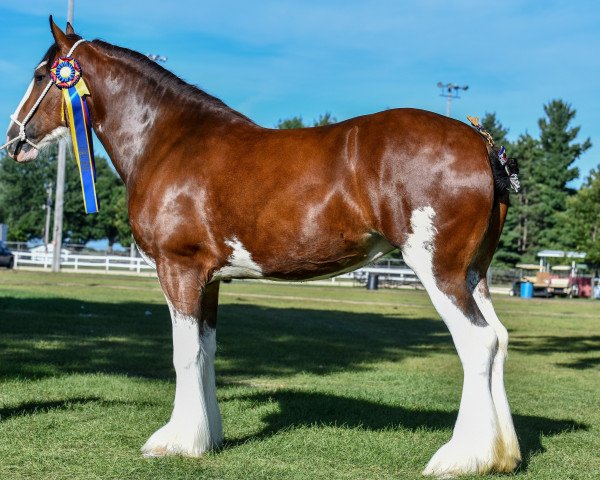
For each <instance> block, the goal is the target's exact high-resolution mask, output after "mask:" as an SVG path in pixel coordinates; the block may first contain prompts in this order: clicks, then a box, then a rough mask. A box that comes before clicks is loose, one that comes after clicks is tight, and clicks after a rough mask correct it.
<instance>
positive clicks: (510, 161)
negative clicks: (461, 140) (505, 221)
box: [467, 115, 521, 193]
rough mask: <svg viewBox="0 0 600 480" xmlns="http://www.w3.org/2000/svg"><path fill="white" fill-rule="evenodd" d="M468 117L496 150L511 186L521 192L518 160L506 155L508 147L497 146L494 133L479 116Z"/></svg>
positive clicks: (495, 152)
mask: <svg viewBox="0 0 600 480" xmlns="http://www.w3.org/2000/svg"><path fill="white" fill-rule="evenodd" d="M467 119H468V120H469V122H471V125H473V127H474V128H475V129H476V130H477V131H478V132H479V133H480V134H481V136H482V137H483V138H485V139H486V140H487V142H488V144H489V146H490V148H491V150H492V151H493V152H494V154H495V156H496V158H497V160H498V162H499V163H500V166H501V167H503V169H504V171H505V172H506V175H508V181H509V182H510V186H511V188H512V189H513V190H514V191H515V192H517V193H519V190H521V182H520V181H519V167H518V165H517V161H516V160H515V159H514V158H508V156H507V155H506V149H505V148H504V147H500V148H499V149H498V147H496V144H495V142H494V139H493V138H492V135H491V134H490V132H488V131H487V130H486V129H485V128H483V126H482V125H481V124H480V123H479V118H477V117H471V116H470V115H467ZM494 176H495V175H494Z"/></svg>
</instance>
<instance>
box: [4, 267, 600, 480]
mask: <svg viewBox="0 0 600 480" xmlns="http://www.w3.org/2000/svg"><path fill="white" fill-rule="evenodd" d="M495 303H496V306H497V310H498V313H499V314H500V316H501V318H503V320H504V321H505V323H506V325H507V327H508V328H509V330H510V332H511V346H510V357H509V360H508V363H507V368H506V377H507V378H506V380H507V390H508V394H509V397H510V400H511V403H512V407H513V412H514V419H515V425H516V429H517V433H518V435H519V438H520V441H521V445H522V450H523V454H524V462H523V464H522V465H521V467H520V469H519V470H518V471H517V473H516V475H515V476H516V477H518V478H523V479H526V478H527V479H529V478H531V479H534V478H535V479H553V480H555V479H587V478H590V479H592V478H598V472H600V459H599V453H598V452H600V374H599V373H600V372H599V370H600V302H594V301H589V300H587V301H586V300H522V299H515V298H508V297H497V298H495ZM218 345H219V351H218V354H217V356H218V360H217V383H218V396H219V401H220V405H221V410H222V413H223V419H224V429H225V445H224V446H223V448H222V449H221V450H220V451H218V452H213V453H210V454H208V455H205V456H204V457H202V458H200V459H184V458H164V459H151V460H149V459H144V458H142V457H141V455H140V447H141V445H142V444H143V443H144V442H145V440H146V439H147V438H148V437H149V436H150V435H151V434H152V433H153V432H154V431H155V430H156V429H157V428H159V427H160V426H162V425H163V424H164V423H165V422H166V420H168V418H169V415H170V413H171V407H172V401H173V395H174V372H173V369H172V366H171V353H172V344H171V337H170V321H169V319H168V310H167V308H166V306H165V304H164V300H163V296H162V293H161V292H160V289H159V288H158V284H157V282H156V280H154V279H149V278H135V277H113V276H111V277H109V276H100V275H98V276H92V275H75V274H61V275H52V274H47V273H32V272H5V271H1V272H0V382H1V383H0V416H1V417H0V479H21V478H33V479H38V478H39V479H125V478H126V479H146V478H147V479H152V480H156V479H163V478H165V479H166V478H168V479H188V478H189V479H192V478H194V479H197V478H207V479H208V478H210V479H242V478H243V479H246V478H252V479H254V478H265V479H266V478H269V479H270V478H282V479H307V478H326V479H381V478H395V479H412V478H419V477H420V471H421V470H422V468H423V467H424V465H425V464H426V463H427V461H428V459H429V458H430V457H431V455H432V454H433V453H434V452H435V451H436V449H437V448H438V447H440V446H441V445H442V444H443V443H444V442H445V441H447V440H448V439H449V437H450V435H451V429H452V426H453V424H454V420H455V417H456V412H457V407H458V403H459V398H460V389H461V381H462V372H461V369H460V364H459V361H458V358H457V356H456V353H455V351H454V348H453V346H452V342H451V339H450V337H449V335H448V333H447V331H446V329H445V327H444V325H443V323H442V322H441V320H439V318H438V317H437V315H436V313H435V312H434V310H433V308H432V307H431V304H430V302H429V299H428V298H427V296H426V294H425V293H424V292H422V291H414V290H402V291H382V290H380V291H378V292H367V291H365V290H363V289H357V288H356V289H353V288H328V287H326V288H323V287H315V286H310V285H298V286H290V285H285V284H279V285H278V284H275V285H274V284H260V283H243V282H237V283H236V282H234V283H232V284H230V285H223V286H222V289H221V306H220V312H219V330H218ZM466 478H469V477H466ZM472 478H477V477H472ZM480 478H481V477H480ZM485 478H498V476H488V477H485Z"/></svg>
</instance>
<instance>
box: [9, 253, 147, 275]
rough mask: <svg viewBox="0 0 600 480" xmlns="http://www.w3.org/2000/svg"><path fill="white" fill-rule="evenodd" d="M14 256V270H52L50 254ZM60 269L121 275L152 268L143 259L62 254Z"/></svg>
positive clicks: (15, 254)
mask: <svg viewBox="0 0 600 480" xmlns="http://www.w3.org/2000/svg"><path fill="white" fill-rule="evenodd" d="M13 254H14V256H15V264H14V268H19V267H37V268H39V267H42V268H43V269H48V270H50V269H51V268H52V254H51V253H31V252H13ZM60 266H61V269H70V270H84V271H95V272H97V271H104V272H123V273H133V274H139V273H144V272H148V273H152V272H154V270H155V269H154V267H152V266H150V265H148V264H147V263H146V262H145V261H144V259H143V258H139V257H135V258H132V257H120V256H118V255H72V254H63V255H61V258H60Z"/></svg>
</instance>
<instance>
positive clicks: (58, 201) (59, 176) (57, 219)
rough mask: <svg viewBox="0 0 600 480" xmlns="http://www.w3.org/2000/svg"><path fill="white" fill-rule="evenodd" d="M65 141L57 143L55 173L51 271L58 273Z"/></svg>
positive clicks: (65, 151) (63, 193)
mask: <svg viewBox="0 0 600 480" xmlns="http://www.w3.org/2000/svg"><path fill="white" fill-rule="evenodd" d="M66 156H67V141H66V140H64V139H63V140H61V141H60V142H58V160H57V162H58V164H57V167H56V169H57V173H56V196H55V201H54V228H53V232H54V233H53V236H52V271H53V272H60V251H61V250H62V230H63V210H64V201H65V164H66Z"/></svg>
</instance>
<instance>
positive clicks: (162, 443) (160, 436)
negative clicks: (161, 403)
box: [142, 422, 222, 458]
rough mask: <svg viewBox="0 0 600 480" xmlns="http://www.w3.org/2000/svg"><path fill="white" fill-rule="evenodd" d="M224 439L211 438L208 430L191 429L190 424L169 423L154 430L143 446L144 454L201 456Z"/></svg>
mask: <svg viewBox="0 0 600 480" xmlns="http://www.w3.org/2000/svg"><path fill="white" fill-rule="evenodd" d="M221 441H222V439H221V438H217V439H211V438H210V435H209V434H208V432H201V431H198V430H197V429H191V428H190V427H189V425H184V424H174V423H172V422H169V423H167V424H166V425H165V426H164V427H162V428H161V429H159V430H157V431H156V432H154V434H153V435H152V436H151V437H150V438H149V439H148V441H147V442H146V443H145V444H144V446H143V447H142V455H143V456H144V457H146V458H157V457H164V456H167V455H181V456H184V457H199V456H201V455H202V454H203V453H206V452H208V451H209V450H212V449H214V448H216V447H218V446H219V445H220V443H221Z"/></svg>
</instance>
